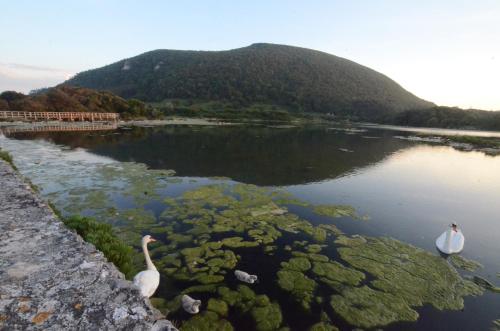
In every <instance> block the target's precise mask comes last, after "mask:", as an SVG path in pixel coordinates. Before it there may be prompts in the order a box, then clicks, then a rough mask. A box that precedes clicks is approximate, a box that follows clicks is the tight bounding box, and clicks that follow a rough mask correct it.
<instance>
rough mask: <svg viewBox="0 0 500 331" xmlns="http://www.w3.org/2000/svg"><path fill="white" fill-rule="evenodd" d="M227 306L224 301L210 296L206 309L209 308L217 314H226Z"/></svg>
mask: <svg viewBox="0 0 500 331" xmlns="http://www.w3.org/2000/svg"><path fill="white" fill-rule="evenodd" d="M228 309H229V308H228V306H227V303H226V302H225V301H222V300H218V299H214V298H210V299H209V300H208V304H207V310H211V311H213V312H216V313H217V314H219V316H227V312H228Z"/></svg>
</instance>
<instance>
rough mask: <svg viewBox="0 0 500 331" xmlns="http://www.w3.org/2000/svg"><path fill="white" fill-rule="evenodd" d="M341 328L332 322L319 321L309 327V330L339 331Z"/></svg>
mask: <svg viewBox="0 0 500 331" xmlns="http://www.w3.org/2000/svg"><path fill="white" fill-rule="evenodd" d="M338 330H339V329H338V328H337V327H336V326H335V325H332V324H329V323H326V322H319V323H316V324H314V325H313V326H311V327H310V328H309V331H338Z"/></svg>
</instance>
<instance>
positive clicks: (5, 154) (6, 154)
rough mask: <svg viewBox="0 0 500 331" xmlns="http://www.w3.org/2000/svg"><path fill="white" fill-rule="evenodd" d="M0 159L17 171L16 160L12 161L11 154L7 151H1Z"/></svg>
mask: <svg viewBox="0 0 500 331" xmlns="http://www.w3.org/2000/svg"><path fill="white" fill-rule="evenodd" d="M0 159H2V160H4V161H5V162H7V163H8V164H10V166H11V167H12V168H13V169H14V170H17V168H16V165H15V164H14V160H13V159H12V155H10V153H9V152H6V151H2V150H1V149H0Z"/></svg>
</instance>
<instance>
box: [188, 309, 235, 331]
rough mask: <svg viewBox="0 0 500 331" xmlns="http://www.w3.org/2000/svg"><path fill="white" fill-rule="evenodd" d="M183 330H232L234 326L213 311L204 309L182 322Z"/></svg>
mask: <svg viewBox="0 0 500 331" xmlns="http://www.w3.org/2000/svg"><path fill="white" fill-rule="evenodd" d="M181 329H182V330H183V331H213V330H218V331H219V330H220V331H232V330H234V329H233V326H232V325H231V323H229V322H228V321H227V320H225V319H220V318H219V315H217V313H215V312H213V311H204V312H202V313H200V314H198V315H196V316H193V317H191V318H190V319H188V320H187V321H186V322H184V323H182V327H181Z"/></svg>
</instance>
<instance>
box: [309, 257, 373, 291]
mask: <svg viewBox="0 0 500 331" xmlns="http://www.w3.org/2000/svg"><path fill="white" fill-rule="evenodd" d="M312 272H313V273H314V274H315V275H316V276H317V277H320V280H321V281H323V282H324V283H327V284H328V285H330V286H331V287H333V288H335V289H339V288H343V287H344V286H345V285H349V286H356V285H358V284H359V283H360V282H361V281H362V280H363V279H365V274H363V273H362V272H360V271H357V270H354V269H351V268H347V267H344V266H343V265H341V264H340V263H338V262H336V261H333V262H314V263H313V268H312Z"/></svg>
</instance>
